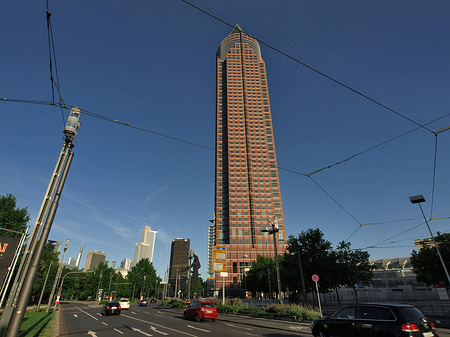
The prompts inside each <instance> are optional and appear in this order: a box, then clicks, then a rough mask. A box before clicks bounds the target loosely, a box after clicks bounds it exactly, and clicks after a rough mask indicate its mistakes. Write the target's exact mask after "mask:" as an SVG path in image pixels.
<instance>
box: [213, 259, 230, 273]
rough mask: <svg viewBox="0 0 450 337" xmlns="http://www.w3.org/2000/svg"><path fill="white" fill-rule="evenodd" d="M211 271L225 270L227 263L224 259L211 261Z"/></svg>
mask: <svg viewBox="0 0 450 337" xmlns="http://www.w3.org/2000/svg"><path fill="white" fill-rule="evenodd" d="M213 271H227V263H226V262H225V261H213Z"/></svg>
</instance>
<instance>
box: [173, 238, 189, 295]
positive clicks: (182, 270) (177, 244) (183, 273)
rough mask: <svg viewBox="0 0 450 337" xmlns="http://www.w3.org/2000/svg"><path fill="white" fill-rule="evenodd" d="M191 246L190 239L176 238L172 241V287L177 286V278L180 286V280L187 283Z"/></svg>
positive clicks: (183, 283)
mask: <svg viewBox="0 0 450 337" xmlns="http://www.w3.org/2000/svg"><path fill="white" fill-rule="evenodd" d="M189 247H190V240H189V239H175V240H173V241H172V249H171V250H170V265H169V283H170V284H171V286H172V287H175V282H177V281H176V280H177V279H178V280H179V282H178V287H179V286H180V282H181V283H182V285H183V286H184V285H185V280H186V278H187V274H188V272H187V269H188V265H189V256H188V254H189ZM178 289H180V288H178Z"/></svg>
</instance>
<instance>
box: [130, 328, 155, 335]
mask: <svg viewBox="0 0 450 337" xmlns="http://www.w3.org/2000/svg"><path fill="white" fill-rule="evenodd" d="M130 328H131V330H133V331H136V332H139V333H141V334H143V335H144V336H153V335H151V334H149V333H146V332H144V331H142V330H141V329H136V328H133V327H130Z"/></svg>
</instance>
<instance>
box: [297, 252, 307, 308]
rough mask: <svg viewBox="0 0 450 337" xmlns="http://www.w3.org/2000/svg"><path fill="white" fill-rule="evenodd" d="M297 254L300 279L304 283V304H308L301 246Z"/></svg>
mask: <svg viewBox="0 0 450 337" xmlns="http://www.w3.org/2000/svg"><path fill="white" fill-rule="evenodd" d="M297 253H298V266H299V268H300V279H301V281H302V297H303V303H305V302H306V289H305V278H304V276H303V266H302V255H301V249H300V246H299V247H298V249H297Z"/></svg>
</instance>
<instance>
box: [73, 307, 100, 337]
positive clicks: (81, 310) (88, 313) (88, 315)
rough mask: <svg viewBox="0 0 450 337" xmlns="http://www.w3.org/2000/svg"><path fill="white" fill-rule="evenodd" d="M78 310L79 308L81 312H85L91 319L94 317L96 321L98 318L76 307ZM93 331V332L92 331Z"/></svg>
mask: <svg viewBox="0 0 450 337" xmlns="http://www.w3.org/2000/svg"><path fill="white" fill-rule="evenodd" d="M78 310H80V311H81V312H82V313H83V314H86V315H88V316H89V317H92V318H93V319H95V320H96V321H98V318H97V317H94V316H92V315H91V314H90V313H88V312H86V311H84V310H81V309H78ZM94 333H95V332H94Z"/></svg>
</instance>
